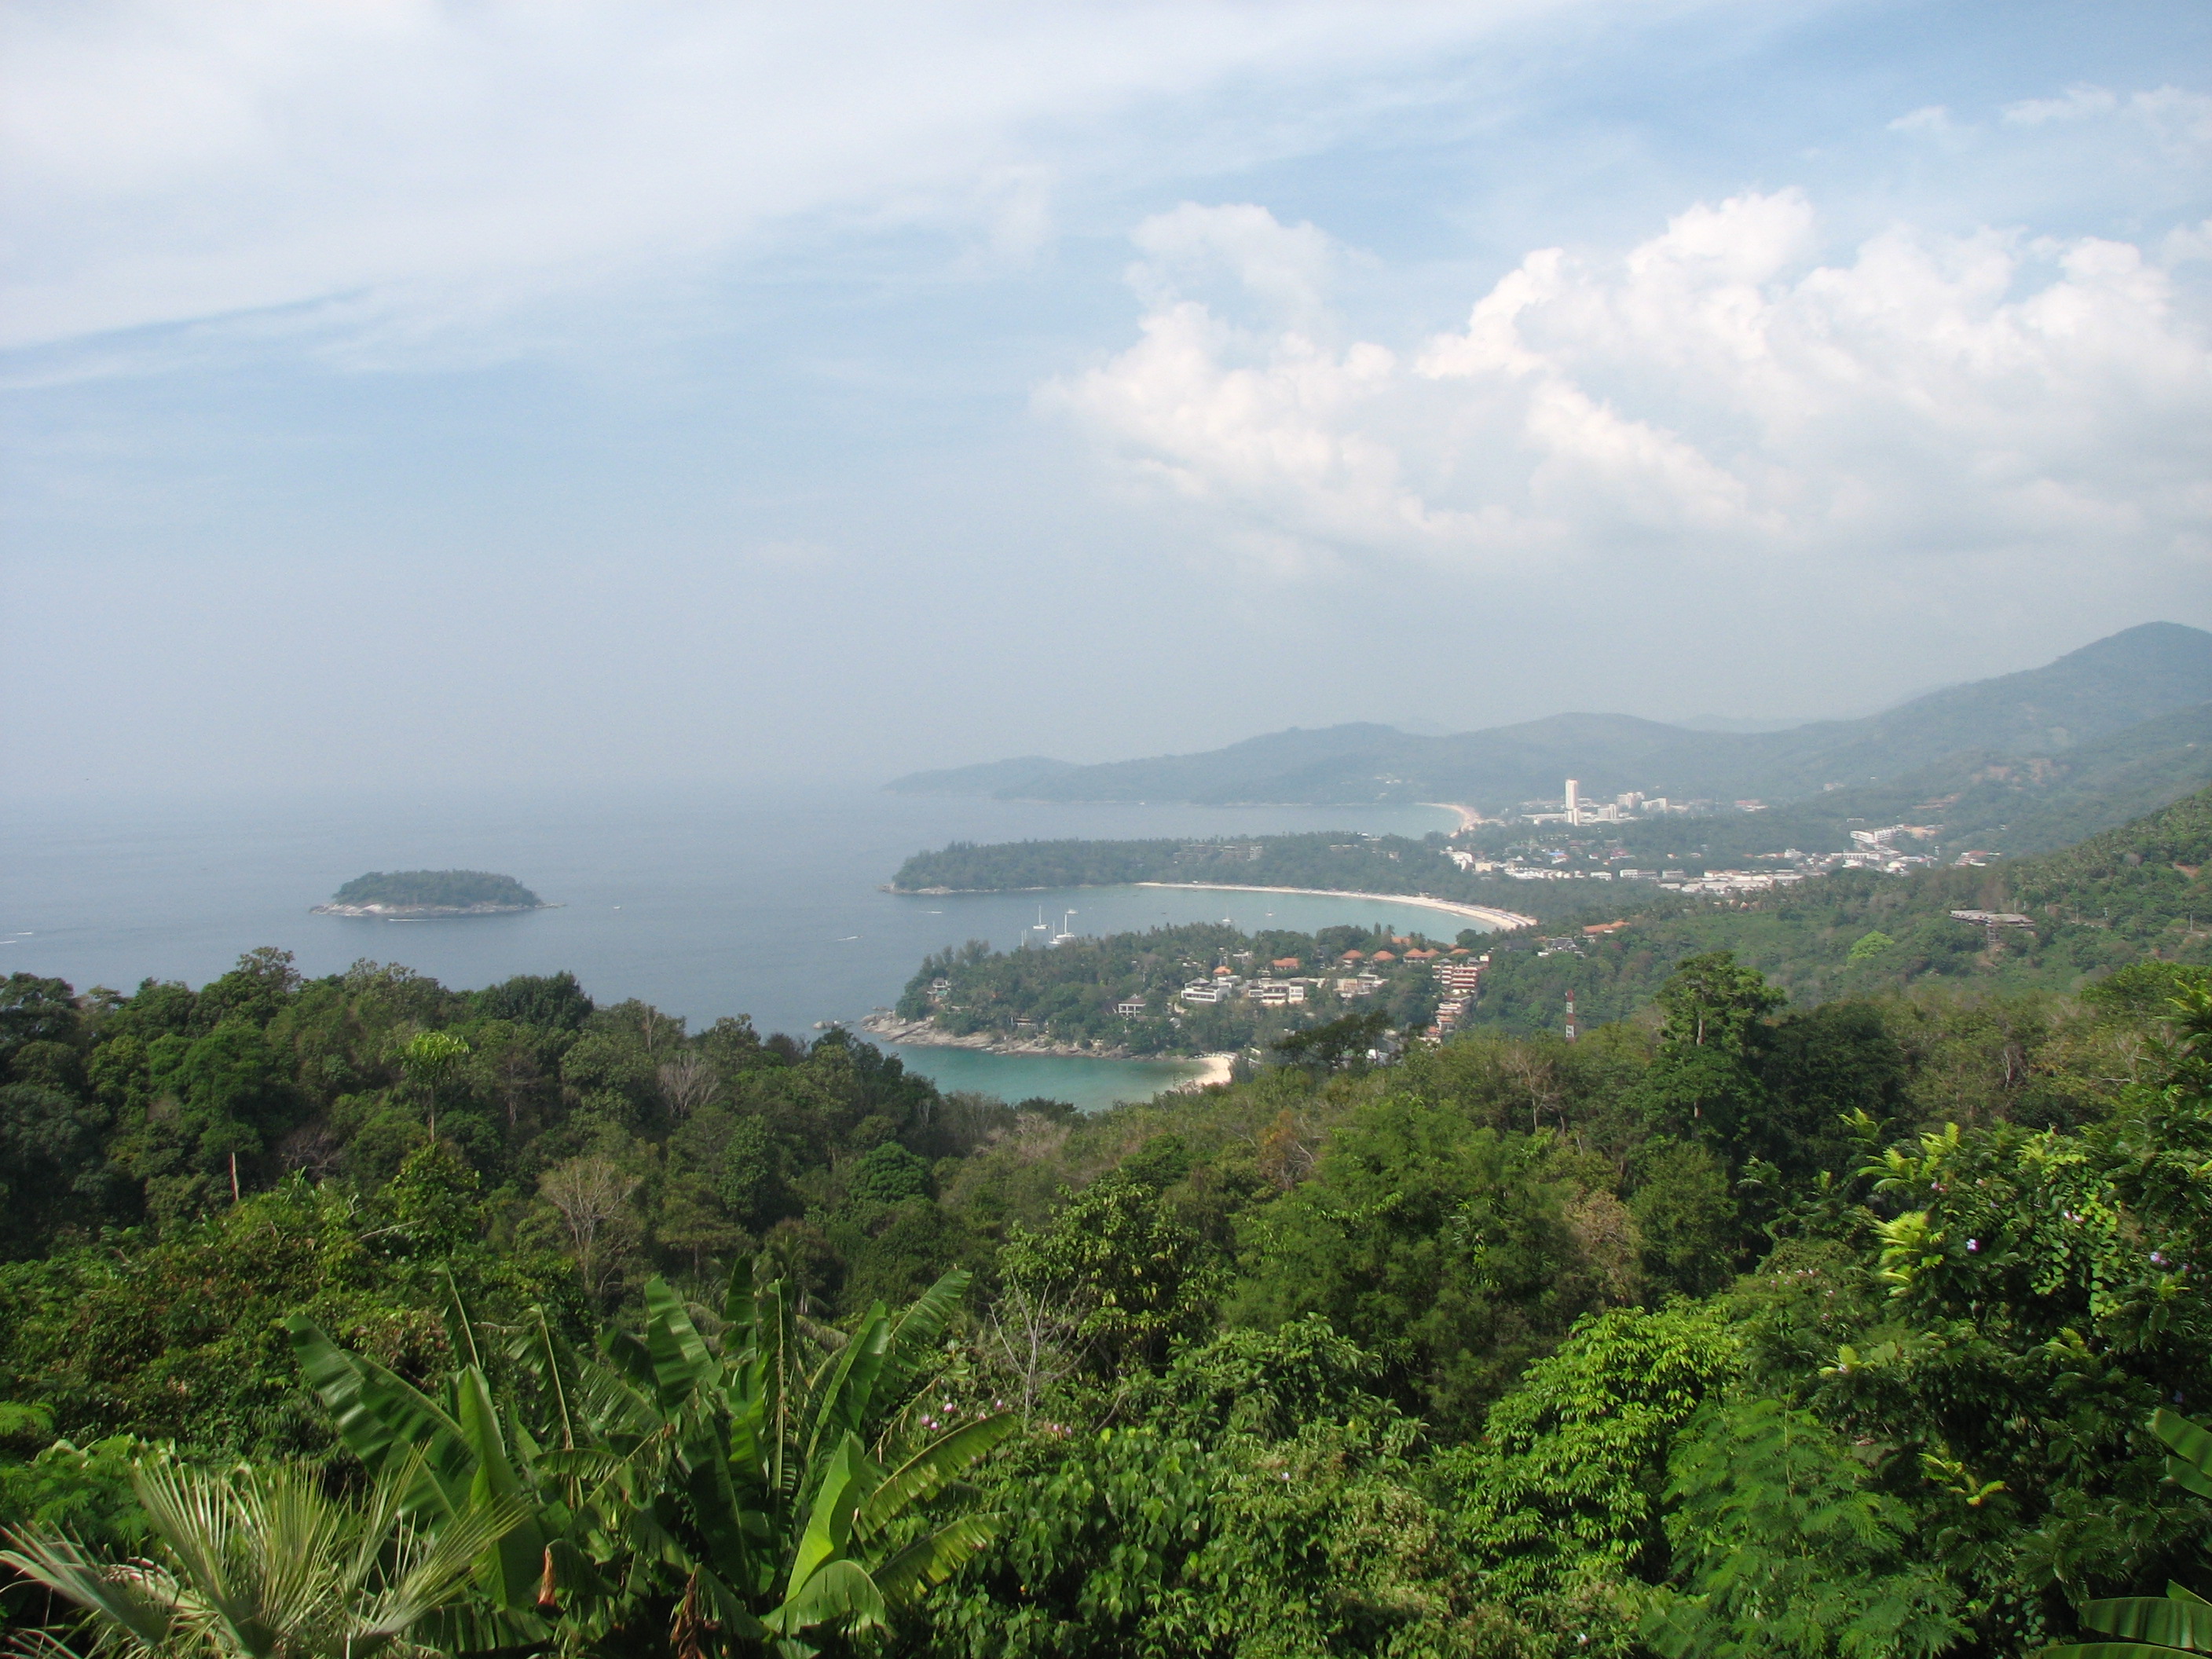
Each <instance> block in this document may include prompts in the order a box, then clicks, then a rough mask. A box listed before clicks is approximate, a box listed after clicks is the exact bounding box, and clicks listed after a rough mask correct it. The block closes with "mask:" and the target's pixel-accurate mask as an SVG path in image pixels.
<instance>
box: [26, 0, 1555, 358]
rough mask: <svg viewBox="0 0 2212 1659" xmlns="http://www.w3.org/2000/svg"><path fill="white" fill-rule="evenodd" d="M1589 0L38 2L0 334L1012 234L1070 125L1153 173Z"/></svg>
mask: <svg viewBox="0 0 2212 1659" xmlns="http://www.w3.org/2000/svg"><path fill="white" fill-rule="evenodd" d="M1589 3H1591V0H1480V3H1475V4H1467V3H1452V0H1407V3H1404V4H1400V5H1394V6H1391V7H1389V8H1384V9H1379V10H1377V9H1360V8H1346V7H1343V6H1340V5H1335V4H1331V3H1327V0H1289V3H1284V4H1278V5H1270V6H1267V7H1258V6H1255V5H1252V4H1249V3H1244V0H1137V3H1113V0H1069V3H1064V4H1060V5H1054V6H1048V7H1044V6H1031V5H1023V4H1018V3H1013V0H965V3H951V4H946V5H939V6H929V7H917V6H912V5H902V4H894V3H890V0H832V3H823V4H819V5H814V6H808V7H793V6H769V5H760V4H753V5H738V4H720V3H705V0H665V3H658V4H646V5H618V4H613V3H607V0H574V3H568V4H562V5H557V6H547V5H541V4H537V3H529V0H487V3H483V4H476V5H469V6H453V5H447V4H441V3H437V0H378V3H374V4H362V3H356V0H191V3H190V4H179V3H174V0H112V3H106V4H101V3H91V4H86V5H68V6H50V7H17V8H14V9H11V10H9V12H7V13H6V14H4V15H0V64H5V65H6V68H5V70H4V82H0V167H4V169H5V171H6V173H7V174H8V176H9V207H8V209H7V217H6V222H5V233H4V235H5V240H4V246H5V250H6V251H5V255H4V260H0V316H4V318H5V319H6V320H5V322H4V324H0V329H4V335H0V342H3V343H14V344H22V343H37V342H46V341H53V340H60V339H67V338H70V337H76V336H82V335H85V334H88V333H93V332H97V331H112V330H119V329H126V328H131V327H134V326H140V325H148V324H160V323H168V322H174V321H179V320H185V319H204V318H210V317H218V316H222V315H226V314H229V313H239V312H244V311H249V310H253V309H257V308H262V307H282V306H292V305H299V304H302V303H306V302H313V301H324V300H327V299H330V298H331V297H333V296H356V297H358V296H363V295H392V294H395V293H397V294H400V295H412V296H414V297H413V299H412V300H410V301H409V303H419V304H420V306H421V307H422V308H424V309H426V310H432V311H435V309H437V308H438V307H440V306H442V305H455V306H458V307H459V308H461V309H464V310H465V309H467V308H468V307H469V306H470V305H471V304H473V303H474V301H471V300H461V301H453V300H451V299H449V298H446V297H442V296H443V291H444V290H446V289H450V288H453V287H454V286H457V285H458V286H463V287H471V286H473V287H481V288H483V289H486V290H487V291H489V293H490V294H492V295H494V296H495V298H496V299H497V300H499V301H505V300H507V299H509V298H511V297H513V295H515V294H517V293H521V294H523V295H528V294H529V293H532V292H534V291H538V290H542V289H546V288H552V289H563V288H574V287H576V286H578V285H585V284H589V283H592V282H594V281H598V280H600V279H602V278H604V276H605V275H606V273H607V272H609V271H610V270H636V269H660V268H664V267H665V266H666V265H667V264H669V263H671V262H678V263H680V262H684V261H687V260H701V259H712V258H718V257H721V256H723V255H726V253H727V252H729V251H730V250H731V249H732V248H733V247H738V248H742V247H745V246H757V245H758V244H759V243H760V241H761V240H762V239H763V238H765V237H768V236H770V235H772V234H775V232H776V230H777V228H779V227H787V226H790V225H792V224H794V223H799V222H806V221H809V220H819V219H824V218H827V219H831V220H837V221H842V222H852V223H855V224H871V223H874V224H894V223H907V224H912V223H925V224H940V225H945V226H951V227H960V228H964V229H965V230H966V231H967V232H968V233H969V234H972V235H974V236H975V237H976V238H977V239H978V240H980V241H981V242H982V243H983V244H985V245H986V246H988V247H989V248H991V249H992V251H993V252H994V255H996V256H997V257H1001V258H1016V259H1018V258H1025V257H1028V256H1029V255H1030V254H1032V253H1034V252H1036V249H1037V248H1038V247H1039V246H1041V245H1042V242H1043V241H1044V240H1046V239H1047V238H1048V237H1049V236H1050V235H1051V234H1052V222H1053V215H1052V191H1053V186H1054V176H1053V170H1052V167H1051V166H1050V165H1049V164H1048V161H1041V160H1040V158H1039V153H1040V152H1042V153H1043V154H1044V155H1046V156H1047V157H1049V155H1051V154H1053V153H1055V150H1054V143H1053V139H1054V135H1059V136H1060V137H1063V138H1067V139H1068V140H1069V142H1067V143H1064V144H1061V145H1060V146H1059V150H1060V151H1061V152H1065V153H1067V154H1070V155H1074V156H1076V157H1077V158H1079V160H1081V161H1085V163H1086V164H1089V165H1095V166H1098V167H1106V168H1119V169H1122V170H1124V171H1126V169H1127V167H1129V165H1130V164H1131V161H1132V147H1133V146H1134V147H1139V148H1141V146H1142V145H1143V144H1144V143H1147V142H1151V143H1155V144H1156V145H1161V146H1167V145H1173V144H1176V143H1178V142H1180V141H1181V140H1182V136H1183V128H1182V126H1180V125H1178V121H1179V118H1180V117H1179V115H1178V105H1179V103H1181V102H1182V101H1183V100H1194V99H1196V98H1198V97H1200V95H1201V94H1207V93H1209V92H1212V91H1213V90H1216V89H1218V88H1220V87H1221V86H1223V85H1224V84H1225V83H1226V82H1231V81H1234V82H1237V84H1238V85H1239V86H1243V87H1246V88H1249V87H1253V86H1261V87H1272V88H1276V89H1278V90H1282V89H1286V88H1299V87H1310V86H1313V85H1319V84H1325V83H1341V82H1344V81H1345V80H1346V78H1347V77H1351V76H1358V74H1360V73H1362V72H1363V71H1364V70H1383V69H1392V70H1395V69H1401V68H1403V67H1406V66H1407V65H1419V64H1423V63H1431V64H1433V63H1434V62H1436V61H1437V58H1438V56H1439V54H1449V53H1451V52H1458V51H1463V50H1464V49H1466V48H1467V47H1468V46H1471V45H1473V44H1474V43H1475V42H1478V41H1480V40H1482V39H1483V38H1485V37H1486V35H1488V34H1490V33H1493V32H1494V31H1496V30H1497V29H1498V28H1499V27H1505V26H1509V25H1512V24H1515V23H1516V22H1518V21H1522V20H1523V19H1525V18H1527V17H1528V16H1530V15H1535V14H1540V13H1544V12H1547V11H1550V10H1553V9H1582V8H1583V7H1586V6H1587V5H1588V4H1589ZM1133 114H1135V115H1139V116H1141V117H1145V118H1139V119H1136V120H1133V121H1131V122H1130V123H1128V124H1127V126H1126V127H1125V128H1123V129H1121V130H1117V131H1114V132H1112V133H1110V134H1107V133H1103V132H1102V131H1101V125H1100V124H1101V122H1102V120H1103V118H1108V117H1113V116H1129V115H1133ZM1155 133H1156V134H1157V137H1153V136H1151V135H1152V134H1155ZM1077 137H1079V138H1080V139H1081V140H1082V141H1083V142H1081V143H1076V142H1074V139H1075V138H1077ZM1091 158H1095V160H1093V159H1091Z"/></svg>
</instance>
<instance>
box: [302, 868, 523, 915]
mask: <svg viewBox="0 0 2212 1659" xmlns="http://www.w3.org/2000/svg"><path fill="white" fill-rule="evenodd" d="M544 905H545V901H544V900H543V899H541V898H539V897H538V895H537V894H535V893H533V892H532V891H531V890H529V889H528V888H527V887H525V886H524V885H523V884H521V883H520V882H519V881H517V880H516V879H515V878H513V876H501V875H495V874H493V873H492V872H490V871H489V870H391V871H385V870H372V871H370V872H368V874H367V875H365V876H356V877H355V878H353V879H352V880H351V881H349V882H348V883H346V884H345V885H344V886H343V887H341V888H339V889H338V890H337V892H335V893H333V894H332V895H331V900H330V902H329V903H327V904H325V905H322V906H319V907H318V908H320V909H323V910H326V911H329V912H331V913H332V914H335V915H387V914H394V913H398V914H407V913H418V914H435V915H485V914H491V913H495V912H498V911H505V910H538V909H543V908H544Z"/></svg>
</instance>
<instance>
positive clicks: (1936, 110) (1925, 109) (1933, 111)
mask: <svg viewBox="0 0 2212 1659" xmlns="http://www.w3.org/2000/svg"><path fill="white" fill-rule="evenodd" d="M1889 130H1890V131H1892V132H1924V133H1928V134H1930V135H1932V136H1935V137H1942V136H1944V135H1945V134H1948V133H1949V132H1951V131H1954V126H1953V123H1952V120H1951V112H1950V111H1949V110H1948V109H1946V108H1945V107H1944V106H1942V105H1941V104H1927V105H1923V106H1922V107H1920V108H1918V109H1916V110H1912V111H1911V112H1907V113H1905V114H1904V115H1900V116H1899V117H1898V118H1897V119H1895V120H1894V121H1892V122H1891V123H1890V124H1889Z"/></svg>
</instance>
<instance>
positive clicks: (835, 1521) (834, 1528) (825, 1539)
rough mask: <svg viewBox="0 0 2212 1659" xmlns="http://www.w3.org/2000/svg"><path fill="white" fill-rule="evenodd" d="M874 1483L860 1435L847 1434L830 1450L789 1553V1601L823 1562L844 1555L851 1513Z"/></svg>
mask: <svg viewBox="0 0 2212 1659" xmlns="http://www.w3.org/2000/svg"><path fill="white" fill-rule="evenodd" d="M874 1485H875V1478H874V1472H873V1469H872V1466H871V1465H870V1464H869V1462H868V1455H867V1453H866V1450H865V1449H862V1447H861V1445H860V1436H858V1435H856V1434H848V1435H847V1436H846V1437H844V1438H843V1439H842V1440H840V1441H839V1442H838V1443H837V1444H836V1449H834V1450H833V1451H831V1453H830V1454H829V1463H828V1465H827V1467H826V1468H823V1472H822V1480H821V1483H820V1484H819V1485H818V1486H816V1487H815V1489H814V1501H813V1503H812V1504H810V1505H809V1506H808V1509H807V1511H806V1527H805V1531H803V1532H802V1533H800V1534H799V1547H798V1549H797V1551H796V1552H795V1553H793V1556H792V1561H791V1577H790V1578H789V1579H788V1580H787V1582H786V1583H785V1585H784V1590H783V1595H784V1600H785V1601H790V1600H791V1599H792V1598H793V1596H795V1595H798V1594H799V1590H800V1589H801V1588H802V1587H803V1586H804V1585H805V1583H806V1581H807V1580H808V1579H809V1578H811V1577H813V1576H814V1574H815V1573H816V1572H817V1571H818V1570H820V1569H821V1568H822V1567H823V1565H824V1564H825V1563H828V1562H829V1561H831V1560H833V1559H836V1558H838V1557H841V1556H842V1555H844V1553H845V1552H846V1550H847V1549H848V1547H850V1546H851V1543H852V1541H853V1516H854V1512H855V1511H856V1510H859V1508H860V1505H861V1504H863V1503H865V1502H866V1500H867V1498H868V1494H869V1492H871V1491H872V1489H873V1487H874Z"/></svg>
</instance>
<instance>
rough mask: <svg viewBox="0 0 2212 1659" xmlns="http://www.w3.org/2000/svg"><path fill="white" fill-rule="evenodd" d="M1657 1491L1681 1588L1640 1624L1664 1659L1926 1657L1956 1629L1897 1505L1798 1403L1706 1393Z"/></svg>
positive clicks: (1947, 1643) (1955, 1598)
mask: <svg viewBox="0 0 2212 1659" xmlns="http://www.w3.org/2000/svg"><path fill="white" fill-rule="evenodd" d="M1668 1498H1670V1499H1672V1500H1673V1503H1674V1510H1673V1513H1671V1514H1670V1515H1669V1516H1668V1518H1667V1536H1668V1544H1669V1545H1670V1547H1671V1548H1672V1550H1673V1553H1674V1563H1675V1572H1676V1575H1677V1577H1678V1578H1679V1580H1680V1589H1674V1590H1662V1592H1661V1593H1660V1594H1659V1595H1658V1596H1657V1598H1656V1600H1655V1601H1654V1602H1653V1604H1652V1607H1651V1610H1650V1613H1649V1615H1648V1616H1647V1618H1646V1619H1645V1620H1644V1639H1645V1640H1646V1641H1648V1642H1649V1643H1650V1644H1651V1646H1652V1647H1653V1648H1654V1649H1655V1650H1657V1651H1658V1652H1659V1653H1660V1654H1662V1655H1663V1656H1665V1659H1783V1656H1788V1659H1827V1656H1830V1655H1838V1656H1850V1659H1926V1656H1931V1655H1934V1654H1938V1653H1942V1652H1943V1651H1945V1650H1947V1649H1948V1648H1950V1647H1951V1646H1952V1645H1953V1644H1954V1643H1955V1642H1957V1641H1958V1639H1959V1638H1960V1637H1962V1636H1964V1635H1965V1634H1966V1627H1965V1626H1963V1625H1962V1624H1960V1621H1959V1619H1958V1617H1957V1608H1958V1602H1959V1593H1958V1591H1957V1589H1955V1588H1954V1587H1953V1586H1952V1585H1951V1584H1950V1583H1948V1582H1947V1581H1946V1579H1945V1578H1944V1577H1943V1576H1942V1574H1941V1573H1940V1572H1939V1571H1936V1570H1934V1569H1933V1568H1932V1567H1930V1566H1929V1565H1928V1564H1927V1563H1926V1562H1925V1561H1924V1560H1923V1559H1919V1558H1918V1557H1917V1554H1916V1553H1915V1551H1914V1549H1913V1547H1912V1544H1911V1515H1910V1514H1909V1512H1908V1511H1906V1510H1905V1507H1904V1506H1903V1505H1902V1504H1899V1502H1898V1501H1897V1500H1896V1499H1895V1498H1890V1497H1888V1496H1887V1495H1886V1494H1884V1493H1882V1492H1880V1491H1878V1490H1877V1489H1875V1486H1874V1483H1873V1482H1872V1481H1871V1480H1869V1474H1868V1471H1867V1470H1866V1468H1864V1466H1863V1465H1862V1464H1860V1463H1859V1462H1856V1461H1855V1460H1854V1459H1853V1457H1852V1455H1851V1450H1850V1447H1848V1446H1847V1445H1846V1444H1845V1443H1844V1442H1842V1441H1841V1440H1839V1439H1838V1437H1836V1436H1835V1435H1834V1434H1833V1433H1832V1432H1831V1431H1829V1430H1828V1429H1826V1427H1824V1426H1823V1425H1821V1424H1820V1422H1819V1421H1818V1420H1817V1419H1814V1417H1812V1416H1811V1415H1810V1414H1809V1413H1805V1412H1802V1411H1796V1410H1792V1409H1791V1408H1790V1407H1787V1406H1784V1405H1783V1404H1781V1403H1780V1402H1779V1401H1773V1400H1760V1399H1749V1400H1735V1401H1726V1402H1723V1401H1709V1402H1707V1404H1706V1405H1705V1407H1702V1408H1701V1409H1700V1410H1699V1413H1698V1416H1697V1419H1696V1420H1695V1421H1694V1422H1693V1423H1692V1425H1691V1426H1690V1428H1689V1430H1688V1431H1686V1433H1685V1435H1684V1437H1683V1438H1682V1441H1681V1443H1680V1445H1679V1447H1678V1448H1677V1449H1676V1450H1675V1453H1674V1460H1673V1479H1672V1480H1671V1482H1670V1484H1669V1485H1668Z"/></svg>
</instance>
